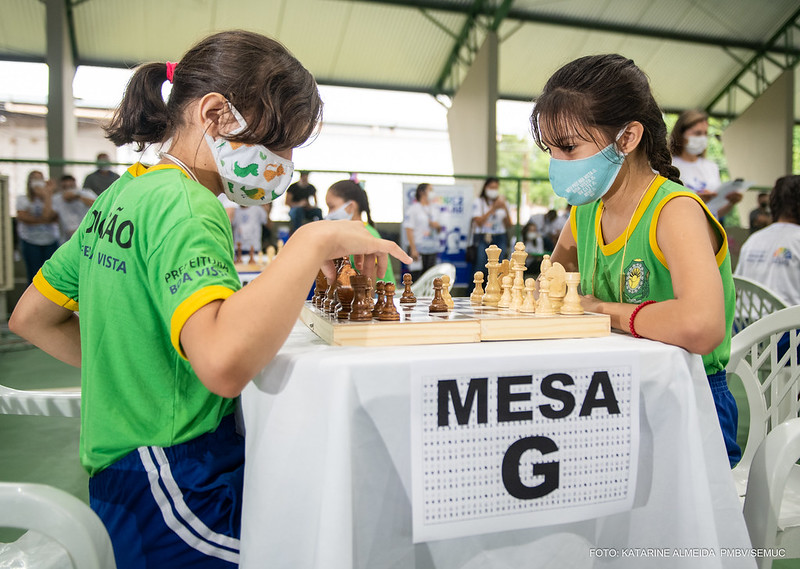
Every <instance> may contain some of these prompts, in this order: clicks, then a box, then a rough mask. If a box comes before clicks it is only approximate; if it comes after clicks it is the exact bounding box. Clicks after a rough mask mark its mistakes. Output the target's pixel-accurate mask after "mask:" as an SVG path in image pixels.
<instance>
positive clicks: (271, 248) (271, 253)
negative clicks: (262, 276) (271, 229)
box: [267, 245, 275, 263]
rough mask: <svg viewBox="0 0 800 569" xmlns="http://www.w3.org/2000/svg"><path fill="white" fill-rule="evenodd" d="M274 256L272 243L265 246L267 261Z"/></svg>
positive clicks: (269, 261) (270, 260)
mask: <svg viewBox="0 0 800 569" xmlns="http://www.w3.org/2000/svg"><path fill="white" fill-rule="evenodd" d="M274 258H275V247H273V246H272V245H269V246H267V263H271V262H272V259H274Z"/></svg>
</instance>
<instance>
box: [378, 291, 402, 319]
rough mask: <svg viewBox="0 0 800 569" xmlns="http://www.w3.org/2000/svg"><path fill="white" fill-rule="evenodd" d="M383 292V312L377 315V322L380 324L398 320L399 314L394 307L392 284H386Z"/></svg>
mask: <svg viewBox="0 0 800 569" xmlns="http://www.w3.org/2000/svg"><path fill="white" fill-rule="evenodd" d="M383 292H384V294H385V295H386V300H385V301H384V303H383V310H381V313H380V314H378V320H380V321H381V322H393V321H395V320H400V313H399V312H397V307H396V306H395V305H394V283H386V284H385V285H384V289H383Z"/></svg>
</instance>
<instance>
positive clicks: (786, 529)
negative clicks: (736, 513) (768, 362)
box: [744, 418, 800, 569]
mask: <svg viewBox="0 0 800 569" xmlns="http://www.w3.org/2000/svg"><path fill="white" fill-rule="evenodd" d="M798 460H800V419H797V418H796V419H790V420H788V421H785V422H783V423H781V424H780V425H778V426H777V427H775V428H774V429H773V430H772V431H771V432H770V433H769V434H768V435H767V437H766V438H765V439H764V441H763V442H762V443H761V445H759V447H758V451H756V453H755V456H754V457H753V462H752V464H751V466H750V476H749V477H748V480H747V494H745V499H744V519H745V523H746V524H747V531H748V533H749V534H750V541H751V542H752V544H753V548H754V549H757V550H758V549H763V550H767V551H765V553H766V552H769V551H770V550H772V553H773V555H771V556H765V557H760V558H759V559H758V564H759V565H758V566H759V567H760V569H768V568H769V567H771V566H772V560H773V558H775V557H777V555H775V553H777V552H778V551H779V550H781V549H783V550H785V553H784V554H783V555H781V557H784V556H785V557H787V558H797V557H800V466H798V465H797V464H796V463H797V461H798Z"/></svg>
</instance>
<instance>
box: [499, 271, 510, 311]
mask: <svg viewBox="0 0 800 569" xmlns="http://www.w3.org/2000/svg"><path fill="white" fill-rule="evenodd" d="M511 287H512V284H511V277H509V276H508V275H506V276H504V277H503V294H502V295H501V296H500V302H498V303H497V307H498V308H508V307H509V306H510V305H511Z"/></svg>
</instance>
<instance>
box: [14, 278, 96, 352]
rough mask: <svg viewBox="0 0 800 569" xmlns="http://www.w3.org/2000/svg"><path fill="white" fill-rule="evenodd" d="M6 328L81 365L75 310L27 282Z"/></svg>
mask: <svg viewBox="0 0 800 569" xmlns="http://www.w3.org/2000/svg"><path fill="white" fill-rule="evenodd" d="M8 328H9V330H11V331H12V332H14V333H15V334H17V335H18V336H21V337H23V338H25V339H26V340H28V341H29V342H30V343H32V344H35V345H36V346H39V347H40V348H41V349H43V350H44V351H45V352H47V353H48V354H50V355H51V356H53V357H54V358H57V359H59V360H61V361H62V362H65V363H68V364H69V365H72V366H75V367H81V333H80V329H79V327H78V317H77V316H76V315H75V313H74V312H72V311H71V310H68V309H66V308H63V307H61V306H58V305H57V304H55V303H53V301H51V300H50V299H48V298H47V297H45V296H44V295H43V294H42V293H40V292H39V291H38V290H37V289H36V287H35V286H33V285H30V286H29V287H28V289H27V290H26V291H25V293H24V294H23V295H22V297H21V298H20V299H19V301H18V302H17V305H16V307H15V308H14V312H13V314H11V318H10V319H9V321H8Z"/></svg>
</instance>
